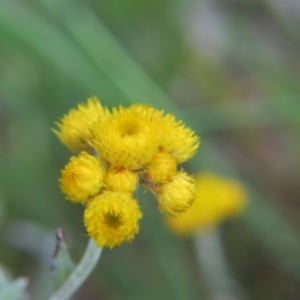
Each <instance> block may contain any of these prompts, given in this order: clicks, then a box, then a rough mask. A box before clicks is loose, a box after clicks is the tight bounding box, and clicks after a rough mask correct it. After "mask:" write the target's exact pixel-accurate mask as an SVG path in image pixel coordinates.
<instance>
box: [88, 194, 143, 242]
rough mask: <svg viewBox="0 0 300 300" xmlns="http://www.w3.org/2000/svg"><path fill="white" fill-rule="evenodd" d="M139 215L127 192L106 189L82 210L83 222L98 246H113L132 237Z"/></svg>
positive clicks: (140, 215)
mask: <svg viewBox="0 0 300 300" xmlns="http://www.w3.org/2000/svg"><path fill="white" fill-rule="evenodd" d="M141 217H142V212H141V211H140V209H139V207H138V203H137V201H136V200H135V199H132V198H130V196H129V195H128V194H123V193H116V192H110V191H106V192H104V193H103V194H101V195H99V196H96V197H95V198H94V199H93V200H92V201H91V202H89V204H88V206H87V207H86V209H85V212H84V224H85V227H86V230H87V232H88V234H89V235H90V236H91V238H93V239H94V240H95V241H96V243H97V245H98V246H108V247H110V248H113V247H114V246H116V245H120V244H121V243H123V242H124V241H126V240H128V241H131V240H132V239H133V238H134V236H135V234H136V233H138V231H139V223H138V221H139V219H140V218H141Z"/></svg>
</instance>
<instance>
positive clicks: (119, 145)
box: [94, 107, 158, 170]
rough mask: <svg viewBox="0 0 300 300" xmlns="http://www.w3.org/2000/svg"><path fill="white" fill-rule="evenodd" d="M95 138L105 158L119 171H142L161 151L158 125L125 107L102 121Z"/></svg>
mask: <svg viewBox="0 0 300 300" xmlns="http://www.w3.org/2000/svg"><path fill="white" fill-rule="evenodd" d="M94 135H95V140H94V141H95V145H96V148H97V150H98V152H99V153H100V155H101V158H102V159H104V160H105V161H107V162H108V163H109V164H110V165H111V166H113V167H116V168H122V167H123V168H125V169H129V170H138V169H141V168H143V167H144V166H145V165H146V164H147V163H149V162H150V161H151V160H152V158H153V157H154V155H155V154H156V153H157V151H158V149H157V137H156V135H157V133H156V127H155V124H154V123H152V122H149V121H147V120H145V119H144V118H141V117H140V116H139V115H138V114H137V113H134V112H132V111H130V110H128V109H125V108H122V107H121V108H120V109H119V110H118V109H113V112H112V113H111V114H109V115H108V116H107V119H106V120H103V119H99V120H98V122H97V123H96V124H95V128H94Z"/></svg>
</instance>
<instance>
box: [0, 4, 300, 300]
mask: <svg viewBox="0 0 300 300" xmlns="http://www.w3.org/2000/svg"><path fill="white" fill-rule="evenodd" d="M299 26H300V2H299V3H298V2H297V1H284V0H276V1H269V0H256V1H245V0H240V1H237V0H231V1H230V0H225V1H220V0H219V1H217V0H213V1H209V0H202V1H192V0H191V1H180V0H177V1H157V0H153V1H145V0H144V1H130V0H129V1H120V0H112V1H96V0H89V1H78V0H75V1H70V0H54V1H52V0H51V1H50V0H43V1H37V0H27V1H1V0H0V66H1V68H0V179H1V180H0V188H1V190H0V245H1V247H0V261H1V262H2V263H3V264H4V265H5V266H6V267H8V268H9V269H11V270H12V271H13V274H14V276H13V277H14V278H18V277H20V276H28V278H29V279H30V281H29V293H30V294H31V295H33V296H34V299H41V297H40V295H42V294H43V293H44V290H45V289H47V288H46V286H47V276H48V275H49V274H48V273H47V268H48V266H49V263H50V259H51V255H52V253H53V251H54V245H55V242H54V237H53V229H54V228H56V227H63V228H65V230H66V233H67V237H68V240H69V244H70V249H71V251H72V254H74V258H76V259H78V258H79V257H80V255H81V253H82V251H83V248H84V247H85V244H86V242H87V237H86V233H85V230H84V228H83V224H82V208H81V207H80V206H78V207H77V206H74V205H72V204H70V203H68V202H67V201H64V199H63V198H64V197H63V195H62V194H61V193H60V191H59V187H58V182H57V178H58V177H59V176H60V170H61V169H62V167H63V166H64V165H65V164H66V162H67V160H68V157H69V156H70V153H68V151H67V150H66V149H65V148H64V147H63V146H62V145H61V144H60V143H59V141H58V140H57V138H56V137H55V136H54V134H53V133H52V132H51V128H53V127H54V126H55V125H54V121H55V120H58V119H59V118H60V117H62V115H63V114H64V113H65V112H67V111H68V110H69V109H70V108H71V107H75V106H76V105H77V103H79V102H83V101H85V99H86V98H88V97H89V96H92V95H96V96H99V97H100V98H101V100H102V102H103V103H104V104H105V105H107V106H113V105H118V104H123V105H127V104H129V103H134V102H141V103H146V104H151V105H153V106H155V107H156V108H158V109H164V110H165V111H166V112H170V113H174V114H175V115H176V117H177V118H179V119H183V120H184V122H185V123H186V124H187V125H188V126H190V127H191V128H192V129H193V130H195V131H196V132H197V134H200V135H201V142H202V144H201V147H200V149H199V151H198V153H197V155H196V156H195V157H194V158H193V160H192V162H191V163H189V164H186V166H185V168H187V169H188V170H189V171H190V172H197V171H201V170H203V169H208V170H211V171H217V172H218V173H221V174H222V175H224V176H226V175H228V176H229V175H230V176H231V177H232V176H234V177H236V178H238V179H239V180H241V181H243V183H245V184H246V185H247V186H248V188H249V191H250V204H249V207H248V210H247V211H246V213H245V214H244V215H243V216H242V217H241V218H239V219H238V220H236V221H230V222H228V223H226V224H224V226H223V227H222V230H223V240H224V245H225V251H226V254H227V258H228V263H229V266H230V269H231V272H232V273H233V275H234V277H235V278H236V279H237V280H238V281H239V283H240V285H241V286H243V288H244V291H245V293H246V294H247V295H248V296H249V298H250V299H255V300H256V299H257V300H261V299H262V300H264V299H274V300H280V299H295V300H297V299H299V298H300V288H299V281H300V272H299V268H298V266H299V264H300V235H299V230H300V224H299V220H298V219H299V218H298V214H299V211H300V205H299V198H300V195H299V182H300V163H299V153H300V139H299V133H300V128H299V127H300V126H299V125H300V119H299V112H300V85H299V80H300V73H299V70H300V65H299V64H300V54H299V53H300V52H299V34H298V28H299ZM139 196H140V198H142V197H144V198H143V200H142V201H141V206H142V210H143V211H144V218H143V219H142V221H141V231H140V233H139V235H138V236H137V238H136V239H135V240H134V241H133V242H132V243H131V244H124V245H122V246H120V247H119V248H115V249H114V250H113V251H110V250H107V249H105V251H104V253H103V256H102V257H101V260H100V262H99V265H98V268H97V271H96V272H95V274H94V276H93V277H92V278H91V279H90V280H89V281H88V282H87V283H86V284H85V285H84V286H83V288H82V289H81V290H80V292H79V293H78V296H77V299H83V298H84V299H113V300H117V299H122V300H123V299H130V300H134V299H137V300H139V299H145V300H147V299H178V300H182V299H191V300H194V299H200V298H201V297H202V298H203V299H205V297H206V286H205V278H203V274H202V273H201V270H197V268H196V266H195V253H194V249H193V248H192V244H191V241H190V240H187V239H184V240H182V239H179V238H177V237H175V236H173V235H172V234H171V233H169V232H168V231H167V229H166V228H165V227H164V223H163V220H162V219H163V218H162V216H161V215H160V214H159V213H158V212H157V210H156V207H155V202H154V201H153V198H151V197H148V196H144V195H143V191H142V190H141V191H139ZM149 198H151V199H149ZM47 274H48V275H47Z"/></svg>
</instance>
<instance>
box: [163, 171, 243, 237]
mask: <svg viewBox="0 0 300 300" xmlns="http://www.w3.org/2000/svg"><path fill="white" fill-rule="evenodd" d="M195 183H196V200H195V202H194V203H193V205H192V206H191V207H190V208H189V209H188V210H187V211H186V212H184V213H180V214H178V215H177V216H176V217H167V218H166V221H167V224H168V225H169V227H170V228H171V229H172V230H173V231H174V232H175V233H177V234H190V233H193V232H196V231H197V230H205V229H209V228H211V227H214V226H217V225H218V224H219V223H221V222H222V221H223V220H225V219H227V218H230V217H234V216H236V215H238V214H240V213H241V212H242V211H243V210H244V208H245V205H246V202H247V201H246V200H247V191H246V188H245V186H244V185H243V184H242V183H240V182H239V181H237V180H234V179H229V178H224V177H221V176H217V175H214V174H210V173H201V174H198V175H197V176H196V177H195Z"/></svg>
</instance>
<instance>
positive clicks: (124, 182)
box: [104, 168, 138, 194]
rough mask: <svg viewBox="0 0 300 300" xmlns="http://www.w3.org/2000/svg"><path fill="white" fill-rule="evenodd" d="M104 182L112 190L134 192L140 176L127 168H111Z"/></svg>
mask: <svg viewBox="0 0 300 300" xmlns="http://www.w3.org/2000/svg"><path fill="white" fill-rule="evenodd" d="M104 182H105V186H106V188H107V189H108V190H110V191H113V192H122V193H129V194H132V193H133V192H134V191H135V189H136V187H137V185H138V176H137V174H136V173H134V172H132V171H129V170H126V169H117V168H111V169H109V170H108V171H107V173H106V176H105V180H104Z"/></svg>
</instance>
